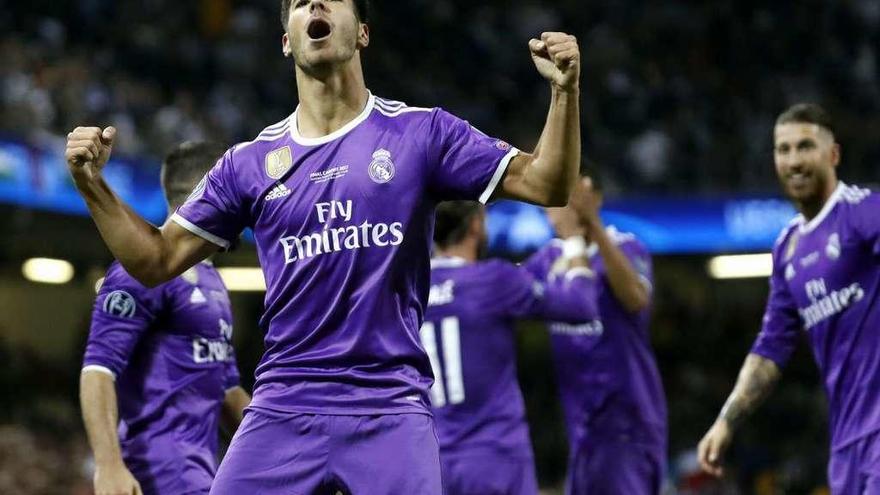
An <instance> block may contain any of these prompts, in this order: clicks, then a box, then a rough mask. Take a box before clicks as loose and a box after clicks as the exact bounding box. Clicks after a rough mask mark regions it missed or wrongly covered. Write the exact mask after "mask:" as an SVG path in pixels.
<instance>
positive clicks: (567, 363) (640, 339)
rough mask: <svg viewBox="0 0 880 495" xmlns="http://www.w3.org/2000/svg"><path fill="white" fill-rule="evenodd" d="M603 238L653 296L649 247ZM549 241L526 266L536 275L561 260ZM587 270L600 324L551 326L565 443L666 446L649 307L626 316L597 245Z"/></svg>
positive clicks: (628, 237)
mask: <svg viewBox="0 0 880 495" xmlns="http://www.w3.org/2000/svg"><path fill="white" fill-rule="evenodd" d="M606 230H607V232H608V235H609V236H610V237H611V239H612V241H613V242H614V243H615V244H616V246H617V247H618V248H619V249H620V250H621V251H622V252H623V254H624V255H625V256H626V258H627V259H628V260H629V262H630V263H631V264H632V266H633V268H634V269H635V270H636V272H637V273H638V274H639V276H640V278H641V280H642V282H643V283H644V284H645V286H646V287H647V288H648V289H649V290H653V269H652V264H651V256H650V253H649V252H648V250H647V248H646V247H645V246H644V244H642V242H641V241H639V240H638V239H637V238H636V237H635V236H634V235H633V234H631V233H625V232H620V231H618V230H617V229H616V228H615V227H613V226H609V227H608V228H607V229H606ZM561 244H562V243H561V241H559V240H554V241H551V242H550V244H548V245H547V246H545V247H544V248H543V249H541V250H539V251H538V252H537V253H536V254H535V255H533V256H532V258H530V259H529V260H527V261H526V266H527V267H530V268H531V269H533V270H537V271H538V272H540V271H541V270H542V269H546V268H545V267H546V266H548V265H550V264H552V263H553V262H554V261H555V260H556V259H558V257H559V256H560V255H561V253H562V246H561ZM589 257H590V266H591V268H592V269H593V270H595V272H596V275H597V276H598V278H599V289H598V290H599V296H598V297H599V315H600V318H599V319H596V320H593V321H590V322H587V323H584V324H579V325H571V324H566V323H562V322H554V323H551V324H550V325H549V328H550V334H551V336H550V342H551V347H552V350H553V361H554V365H555V368H556V379H557V384H558V386H559V391H560V396H561V399H562V408H563V413H564V414H565V420H566V427H567V429H568V436H569V443H570V444H571V445H572V446H577V445H580V444H581V443H582V442H583V441H585V439H586V438H588V437H589V438H590V439H591V441H598V440H599V439H601V438H607V439H609V440H615V439H619V438H626V439H627V440H628V441H632V442H639V443H643V444H650V445H655V446H664V445H666V435H667V426H666V424H667V412H666V398H665V395H664V392H663V383H662V381H661V379H660V372H659V369H658V368H657V361H656V358H655V357H654V352H653V350H652V349H651V339H650V333H649V323H650V307H649V308H646V309H644V310H641V311H638V312H635V313H633V312H630V311H628V310H627V309H626V308H625V307H623V305H622V304H621V303H620V301H618V300H617V298H616V297H615V295H614V292H613V291H612V289H611V285H610V283H609V281H608V274H607V270H606V266H605V262H604V260H603V259H602V257H601V255H600V254H599V252H598V249H597V246H596V245H595V244H593V245H591V246H590V249H589Z"/></svg>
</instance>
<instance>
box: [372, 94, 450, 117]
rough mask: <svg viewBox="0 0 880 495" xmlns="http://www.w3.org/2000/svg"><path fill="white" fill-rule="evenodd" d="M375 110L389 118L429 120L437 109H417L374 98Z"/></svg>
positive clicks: (399, 102)
mask: <svg viewBox="0 0 880 495" xmlns="http://www.w3.org/2000/svg"><path fill="white" fill-rule="evenodd" d="M373 109H374V110H375V111H376V112H377V113H379V114H380V115H383V116H385V117H388V118H396V117H405V118H409V119H429V118H431V116H433V115H434V114H435V113H436V111H437V110H438V109H437V108H427V107H415V106H411V105H407V104H406V103H404V102H402V101H398V100H391V99H388V98H381V97H379V96H376V97H374V100H373Z"/></svg>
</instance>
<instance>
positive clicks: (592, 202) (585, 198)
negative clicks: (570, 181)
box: [568, 177, 602, 229]
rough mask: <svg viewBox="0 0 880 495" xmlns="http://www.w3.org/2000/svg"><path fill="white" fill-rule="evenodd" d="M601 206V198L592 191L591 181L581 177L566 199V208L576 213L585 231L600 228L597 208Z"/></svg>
mask: <svg viewBox="0 0 880 495" xmlns="http://www.w3.org/2000/svg"><path fill="white" fill-rule="evenodd" d="M601 204H602V201H601V198H600V196H599V194H598V193H596V192H595V191H593V181H592V179H590V178H589V177H583V178H582V179H581V180H579V181H577V183H576V184H575V186H574V190H573V191H572V192H571V196H569V198H568V206H570V207H571V208H572V209H573V210H574V211H575V212H576V213H577V215H578V217H579V219H580V221H581V223H583V224H584V225H585V226H586V227H587V229H591V228H594V227H596V226H599V227H601V219H600V217H599V206H600V205H601Z"/></svg>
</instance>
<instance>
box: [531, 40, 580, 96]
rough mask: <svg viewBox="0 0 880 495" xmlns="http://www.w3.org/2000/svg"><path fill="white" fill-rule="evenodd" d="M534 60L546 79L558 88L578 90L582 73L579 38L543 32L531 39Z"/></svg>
mask: <svg viewBox="0 0 880 495" xmlns="http://www.w3.org/2000/svg"><path fill="white" fill-rule="evenodd" d="M529 51H530V52H531V53H532V61H534V62H535V67H537V68H538V72H539V73H540V74H541V75H542V76H544V79H547V80H548V81H550V84H552V85H553V86H554V87H556V88H557V89H560V90H563V91H569V92H570V91H577V89H578V81H579V79H580V73H581V52H580V48H578V44H577V38H575V37H574V36H572V35H570V34H565V33H552V32H551V33H542V34H541V39H540V40H538V39H532V40H530V41H529Z"/></svg>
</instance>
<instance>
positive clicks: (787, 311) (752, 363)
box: [697, 246, 801, 476]
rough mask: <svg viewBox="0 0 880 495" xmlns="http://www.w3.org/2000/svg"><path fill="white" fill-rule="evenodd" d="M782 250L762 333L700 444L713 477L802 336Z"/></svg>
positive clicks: (701, 456)
mask: <svg viewBox="0 0 880 495" xmlns="http://www.w3.org/2000/svg"><path fill="white" fill-rule="evenodd" d="M781 251H784V249H780V246H777V248H776V249H775V250H774V260H773V265H774V266H773V273H772V275H771V276H770V296H769V298H768V300H767V309H766V310H765V312H764V320H763V326H762V328H761V332H760V333H759V334H758V338H757V339H756V340H755V343H754V344H753V345H752V350H751V352H750V353H749V355H748V357H746V360H745V363H744V364H743V366H742V368H741V369H740V372H739V377H738V378H737V381H736V385H735V386H734V389H733V392H732V393H731V394H730V396H729V397H728V398H727V401H726V402H725V403H724V407H722V409H721V413H720V414H719V415H718V418H717V419H716V420H715V423H714V424H713V425H712V427H711V428H709V431H708V432H707V433H706V435H705V436H704V437H703V439H702V440H701V441H700V443H699V445H698V446H697V458H698V460H699V462H700V467H702V469H703V470H704V471H706V472H707V473H709V474H712V475H714V476H721V475H723V474H724V469H723V468H722V462H723V459H724V453H725V452H726V450H727V448H728V447H729V446H730V442H731V441H732V439H733V435H734V433H735V432H736V430H737V428H739V426H740V425H741V424H742V423H743V421H744V420H745V419H746V418H747V417H749V415H751V413H752V412H754V411H755V409H757V407H758V406H759V405H760V404H761V403H762V402H763V401H764V399H766V398H767V396H768V395H769V394H770V392H771V391H772V390H773V387H774V386H775V385H776V383H777V382H778V381H779V379H780V377H781V376H782V372H781V369H782V367H783V366H784V365H785V363H786V362H787V361H788V359H789V357H790V356H791V353H792V352H793V351H794V348H795V345H797V341H798V339H799V334H800V329H801V323H800V316H799V315H798V312H797V305H796V303H795V301H794V299H793V298H792V296H791V293H790V292H789V289H788V283H787V282H786V280H785V275H784V273H785V263H784V262H783V260H782V259H780V258H781V257H780V256H779V252H781Z"/></svg>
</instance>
